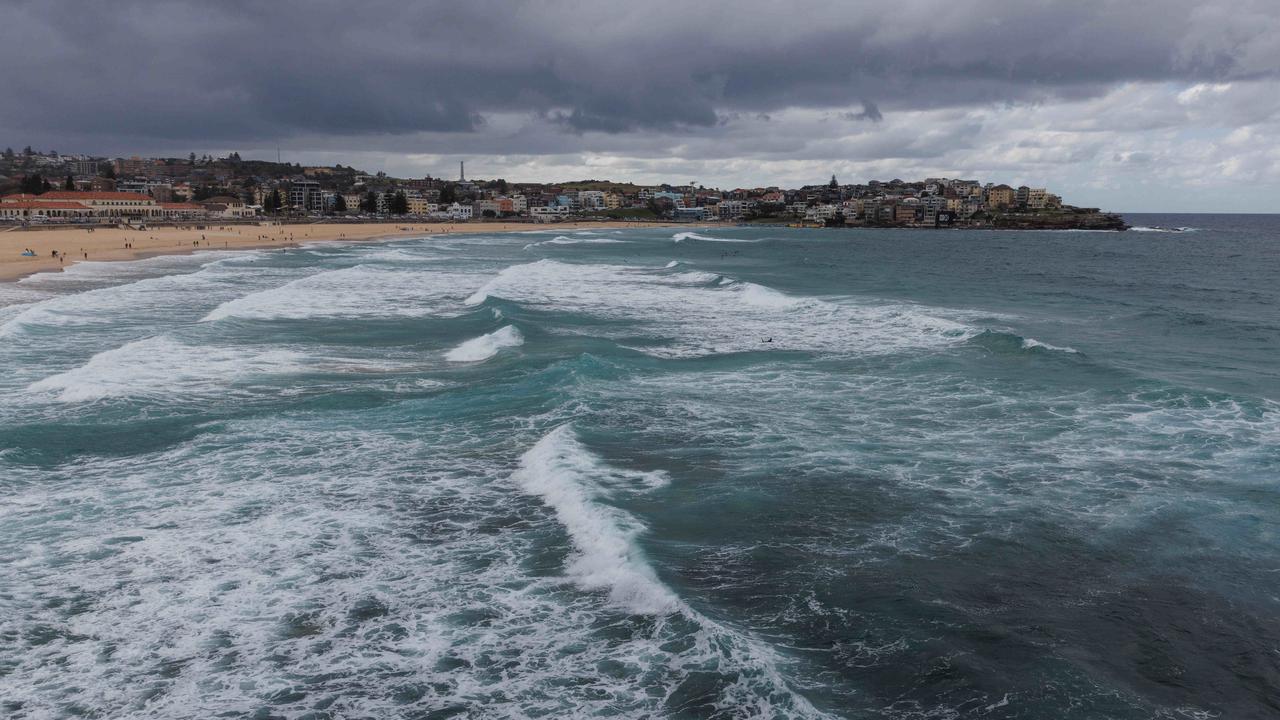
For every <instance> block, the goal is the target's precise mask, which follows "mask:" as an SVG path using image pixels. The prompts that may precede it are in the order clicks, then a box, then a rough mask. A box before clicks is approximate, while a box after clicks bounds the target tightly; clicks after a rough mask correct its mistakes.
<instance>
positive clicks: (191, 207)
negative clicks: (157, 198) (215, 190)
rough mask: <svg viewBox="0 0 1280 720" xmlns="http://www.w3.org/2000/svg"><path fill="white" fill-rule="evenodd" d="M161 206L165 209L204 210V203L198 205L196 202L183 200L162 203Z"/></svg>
mask: <svg viewBox="0 0 1280 720" xmlns="http://www.w3.org/2000/svg"><path fill="white" fill-rule="evenodd" d="M160 207H162V208H164V209H165V210H203V209H204V206H203V205H197V204H196V203H183V202H177V203H160Z"/></svg>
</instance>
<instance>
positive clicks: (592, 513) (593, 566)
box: [513, 425, 681, 615]
mask: <svg viewBox="0 0 1280 720" xmlns="http://www.w3.org/2000/svg"><path fill="white" fill-rule="evenodd" d="M602 476H607V477H609V478H610V479H612V480H613V481H615V482H616V481H619V480H623V481H634V482H638V483H645V484H648V485H652V484H654V482H655V478H654V477H653V476H652V475H647V474H644V473H628V472H624V471H620V470H617V469H614V468H607V467H605V466H604V465H602V464H601V463H599V462H598V461H597V460H596V459H595V457H594V456H592V455H591V454H590V453H588V452H587V451H586V450H585V449H584V448H583V447H582V445H581V444H580V443H579V442H578V441H577V439H576V438H575V437H574V436H573V431H572V429H571V428H570V427H569V426H568V425H562V426H560V427H559V428H557V429H555V430H553V431H552V432H550V433H548V434H547V436H546V437H544V438H542V439H541V440H539V441H538V443H537V444H536V445H534V446H533V447H532V448H530V449H529V451H528V452H526V453H525V454H524V456H523V457H522V458H521V459H520V469H519V470H518V471H517V472H516V473H515V475H514V476H513V479H514V480H515V481H516V482H517V483H518V484H519V485H520V487H521V488H523V489H524V490H525V492H528V493H530V494H532V495H537V496H538V497H540V498H542V501H543V502H544V503H546V504H547V506H549V507H550V508H552V509H553V510H554V511H555V513H556V517H557V518H558V519H559V521H560V524H561V525H563V526H564V528H565V530H567V531H568V533H569V536H570V537H571V538H572V539H573V545H574V548H575V552H574V555H573V557H572V558H571V559H570V561H569V564H568V567H567V568H566V570H567V572H568V574H569V576H570V577H572V578H573V579H574V582H576V583H577V584H578V585H579V586H581V587H583V588H585V589H587V590H600V589H605V590H608V592H609V598H610V600H612V601H613V602H615V603H617V604H618V605H621V606H622V607H625V608H627V609H628V610H629V611H631V612H634V613H641V614H647V615H659V614H665V613H670V612H674V611H676V610H678V609H680V607H681V602H680V600H679V599H678V598H677V597H676V596H675V595H674V594H673V593H672V592H671V591H670V590H669V589H668V588H667V587H666V586H665V585H663V584H662V582H661V581H660V580H658V578H657V576H656V575H655V574H654V572H653V569H652V568H651V567H650V566H649V564H648V563H647V562H645V560H644V554H643V552H642V551H641V550H640V548H639V547H638V546H637V545H636V542H635V539H636V536H637V535H639V534H640V532H641V531H642V530H643V528H642V526H641V525H640V524H639V523H638V522H637V521H636V520H635V519H634V518H632V517H631V516H629V515H627V514H626V513H624V512H622V511H621V510H618V509H617V508H614V507H611V506H609V505H605V504H603V503H602V502H601V499H602V498H605V497H607V496H608V489H607V487H606V486H605V485H604V484H603V483H602V482H601V480H602Z"/></svg>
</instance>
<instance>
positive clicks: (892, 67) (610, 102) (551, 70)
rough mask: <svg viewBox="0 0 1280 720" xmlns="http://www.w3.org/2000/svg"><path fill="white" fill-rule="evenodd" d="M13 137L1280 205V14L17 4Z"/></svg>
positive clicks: (476, 172) (1080, 199) (1206, 6)
mask: <svg viewBox="0 0 1280 720" xmlns="http://www.w3.org/2000/svg"><path fill="white" fill-rule="evenodd" d="M0 66H2V67H3V71H2V72H0V145H10V146H14V147H22V146H25V145H28V144H30V145H32V146H35V147H39V148H44V149H50V148H52V149H56V150H59V151H62V152H92V153H105V154H113V155H118V154H143V155H147V154H169V155H186V154H187V153H188V152H192V151H194V152H197V153H201V154H203V153H206V152H208V153H211V154H222V153H225V152H229V151H232V150H236V151H239V152H240V153H241V155H243V156H245V157H259V158H274V157H275V154H276V147H277V146H279V147H280V148H281V151H282V153H283V155H284V157H285V159H286V160H289V161H293V162H301V163H304V164H308V163H324V164H332V163H336V162H340V163H342V164H346V165H355V166H357V167H360V168H363V169H367V170H370V171H376V170H385V171H387V172H388V173H391V174H394V175H401V176H421V175H425V174H432V175H436V176H441V175H444V176H453V175H454V174H456V172H457V161H458V160H460V159H465V160H466V161H467V168H468V175H471V176H476V177H496V176H502V177H506V178H507V179H508V180H570V179H583V178H600V179H614V180H631V181H636V182H658V181H671V182H678V183H684V182H689V181H696V182H698V183H700V184H705V185H708V186H711V185H718V186H721V187H739V186H742V187H754V186H761V185H774V184H777V185H784V186H796V185H800V184H806V183H819V182H824V181H825V180H827V179H829V178H830V176H831V174H832V173H835V174H836V175H837V176H838V177H839V179H840V180H841V181H842V182H860V181H866V180H868V179H890V178H893V177H901V178H904V179H911V178H920V177H925V176H948V177H975V178H979V179H983V180H993V181H997V182H1000V181H1003V182H1008V183H1011V184H1014V185H1018V184H1028V185H1047V186H1049V187H1050V188H1052V189H1054V190H1057V191H1060V192H1061V193H1062V194H1063V195H1064V197H1065V199H1066V201H1067V202H1070V203H1074V204H1079V205H1100V206H1102V207H1105V208H1108V209H1114V210H1129V211H1142V210H1152V211H1189V212H1191V211H1215V210H1218V211H1242V212H1280V200H1278V199H1277V198H1280V0H1230V1H1228V0H1060V1H1059V0H1020V1H1017V2H1013V1H1008V0H897V1H896V2H892V3H885V2H875V3H870V2H865V3H864V2H852V1H850V0H845V1H832V2H796V1H791V2H778V1H777V0H773V1H770V2H752V1H750V0H737V1H735V2H716V1H706V0H704V1H703V2H696V3H695V2H688V1H687V0H686V1H682V2H665V1H664V0H647V1H645V2H626V3H623V2H612V1H605V0H589V1H588V0H581V1H579V2H557V1H555V0H545V1H543V2H529V3H518V2H514V1H507V2H498V1H493V2H490V1H486V0H453V1H451V2H413V1H412V0H400V1H398V2H382V1H381V0H373V1H364V2H351V1H350V0H346V1H344V2H319V1H309V2H292V1H289V0H270V1H269V2H261V1H259V0H255V1H254V2H247V1H246V2H241V1H240V0H217V1H216V2H215V1H212V0H200V1H199V2H130V1H128V0H113V1H112V2H94V3H90V2H69V1H66V2H63V1H58V0H38V1H37V0H32V1H31V2H27V1H26V0H0Z"/></svg>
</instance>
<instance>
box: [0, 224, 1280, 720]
mask: <svg viewBox="0 0 1280 720" xmlns="http://www.w3.org/2000/svg"><path fill="white" fill-rule="evenodd" d="M1129 221H1130V222H1131V223H1132V224H1133V225H1135V226H1137V227H1142V228H1155V229H1162V228H1179V229H1183V230H1182V231H1180V232H1165V233H1159V232H1144V233H1052V232H1043V233H1041V232H1020V233H1010V232H999V233H997V232H992V233H984V232H981V231H965V232H929V231H909V230H858V231H846V230H839V231H836V230H832V231H819V230H793V229H785V228H748V227H712V228H695V229H691V230H689V231H683V230H682V231H680V232H674V231H673V230H672V229H670V228H667V229H663V228H644V227H627V228H626V229H620V230H617V231H591V232H583V233H569V234H561V233H559V232H556V231H555V230H551V231H547V232H543V233H541V234H534V235H532V237H534V238H546V239H536V240H534V241H531V240H530V238H531V235H530V234H529V233H510V234H465V233H450V234H449V235H448V236H440V237H421V238H410V239H403V240H396V241H392V242H386V243H379V244H357V243H351V244H343V243H331V244H313V245H308V246H306V247H304V248H299V249H291V250H289V251H288V252H279V251H268V250H255V251H243V252H209V253H197V254H192V255H185V256H170V257H162V258H150V259H147V260H143V261H138V262H127V263H81V264H79V265H76V266H75V267H74V268H72V269H71V271H70V272H66V273H60V274H46V275H37V276H33V277H31V278H27V279H26V280H23V281H21V282H19V283H16V284H12V285H10V286H7V287H6V289H5V290H4V292H0V362H2V363H3V367H4V368H5V373H4V374H3V375H2V376H0V638H3V642H0V709H2V712H0V715H3V716H4V717H7V718H10V717H11V718H15V719H20V720H34V719H36V718H40V719H44V718H71V717H86V716H87V717H129V718H206V717H211V716H234V717H241V716H253V717H278V718H299V719H301V718H356V717H360V718H365V717H368V718H375V717H376V718H386V717H391V718H444V717H468V718H489V717H502V718H551V717H603V718H725V719H729V718H762V719H763V718H872V717H875V718H896V719H898V720H924V719H926V718H953V719H957V720H958V719H963V718H1041V717H1055V718H1071V719H1080V720H1083V719H1085V718H1098V717H1106V718H1152V717H1159V718H1206V717H1231V718H1264V717H1273V716H1275V714H1276V712H1280V708H1278V707H1277V705H1276V700H1275V698H1277V697H1280V660H1277V655H1276V652H1275V649H1276V648H1277V647H1280V626H1278V625H1277V623H1276V621H1275V619H1276V618H1277V617H1280V605H1278V603H1280V601H1278V600H1277V597H1280V592H1278V591H1277V589H1278V588H1280V585H1278V584H1277V583H1278V582H1280V580H1278V579H1277V574H1276V562H1275V558H1277V557H1280V374H1278V373H1277V372H1276V369H1275V368H1276V365H1275V358H1276V357H1277V356H1278V354H1280V289H1278V288H1280V286H1278V285H1277V284H1276V283H1275V282H1274V279H1275V278H1276V277H1280V254H1277V253H1276V252H1275V245H1274V243H1275V241H1276V239H1277V238H1280V218H1276V217H1271V216H1262V217H1259V216H1253V217H1248V216H1194V217H1193V216H1166V217H1160V216H1135V217H1132V218H1129Z"/></svg>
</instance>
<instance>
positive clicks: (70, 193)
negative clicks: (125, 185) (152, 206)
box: [40, 190, 154, 202]
mask: <svg viewBox="0 0 1280 720" xmlns="http://www.w3.org/2000/svg"><path fill="white" fill-rule="evenodd" d="M40 197H42V198H49V199H50V200H81V201H83V200H132V201H134V202H154V200H152V198H151V196H150V195H143V194H141V193H131V192H105V191H100V192H81V191H79V190H51V191H50V192H47V193H45V194H43V195H41V196H40Z"/></svg>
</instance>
